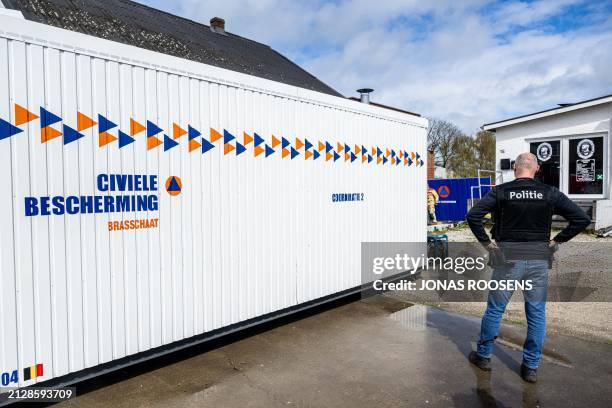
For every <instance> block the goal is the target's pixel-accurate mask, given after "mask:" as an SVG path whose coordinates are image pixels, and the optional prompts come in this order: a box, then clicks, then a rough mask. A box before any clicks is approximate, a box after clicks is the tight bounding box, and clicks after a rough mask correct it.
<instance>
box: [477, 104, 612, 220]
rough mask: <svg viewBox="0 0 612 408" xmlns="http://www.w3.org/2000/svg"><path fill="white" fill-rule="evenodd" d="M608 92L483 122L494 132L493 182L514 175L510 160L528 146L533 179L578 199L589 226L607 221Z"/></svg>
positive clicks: (611, 115)
mask: <svg viewBox="0 0 612 408" xmlns="http://www.w3.org/2000/svg"><path fill="white" fill-rule="evenodd" d="M611 126H612V95H608V96H604V97H601V98H597V99H591V100H588V101H583V102H578V103H574V104H571V105H570V104H563V105H560V106H559V107H557V108H554V109H550V110H546V111H542V112H537V113H532V114H529V115H524V116H519V117H516V118H511V119H506V120H503V121H500V122H495V123H489V124H485V125H483V127H482V128H483V129H484V130H488V131H492V132H495V133H496V156H497V160H496V170H498V172H499V173H498V174H500V176H499V178H498V182H508V181H511V180H512V179H513V178H514V175H513V171H512V164H513V163H512V162H513V160H514V159H515V158H516V156H517V155H518V154H520V153H522V152H525V151H531V152H532V153H534V154H535V155H537V156H538V160H539V162H540V168H541V171H540V173H539V175H538V177H539V179H540V180H541V181H543V182H544V183H546V184H550V185H552V186H555V187H557V188H559V189H560V190H561V191H562V192H564V193H565V194H567V195H568V196H569V197H570V198H571V199H572V200H574V201H576V202H578V203H579V204H580V205H581V206H582V207H583V208H585V210H587V212H590V214H589V215H590V216H591V217H592V218H593V221H594V222H595V229H596V230H601V229H605V228H608V227H610V226H612V200H611V199H610V190H611V187H612V184H611V183H610V160H609V152H610V130H611Z"/></svg>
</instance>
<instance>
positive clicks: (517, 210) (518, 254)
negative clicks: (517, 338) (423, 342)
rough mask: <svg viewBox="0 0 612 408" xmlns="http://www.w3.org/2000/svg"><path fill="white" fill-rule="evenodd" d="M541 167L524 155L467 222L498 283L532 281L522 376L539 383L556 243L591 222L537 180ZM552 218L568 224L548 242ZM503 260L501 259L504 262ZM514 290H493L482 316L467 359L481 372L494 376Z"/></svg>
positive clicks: (526, 294) (527, 299) (527, 294)
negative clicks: (496, 345) (497, 344)
mask: <svg viewBox="0 0 612 408" xmlns="http://www.w3.org/2000/svg"><path fill="white" fill-rule="evenodd" d="M538 170H539V166H538V162H537V159H536V157H535V156H534V155H533V154H531V153H522V154H520V155H519V156H518V157H517V158H516V162H515V165H514V175H515V177H516V178H515V180H514V181H511V182H509V183H504V184H501V185H499V186H497V187H495V188H493V189H491V191H490V192H489V193H488V194H487V195H486V196H485V197H484V198H483V199H482V200H480V201H479V202H478V203H476V205H475V206H474V207H473V208H472V209H471V210H470V212H469V213H468V215H467V221H468V224H469V226H470V229H471V230H472V233H473V234H474V235H475V236H476V238H477V239H478V241H479V242H480V243H481V244H482V245H483V246H485V247H486V248H487V249H488V250H489V251H490V258H491V259H493V258H496V259H498V264H497V265H493V275H492V277H491V279H494V280H518V281H531V284H532V288H531V290H524V298H525V315H526V318H527V338H526V339H525V343H524V345H523V363H522V364H521V377H522V378H523V380H525V381H527V382H536V381H537V368H538V365H539V363H540V357H541V355H542V346H543V344H544V338H545V336H546V290H547V285H548V269H549V260H550V257H551V254H552V252H554V250H556V248H557V247H558V243H561V242H566V241H569V240H570V239H572V238H573V237H574V236H576V235H577V234H578V233H580V232H581V231H583V230H584V229H585V228H586V227H587V226H588V225H589V224H590V223H591V220H590V219H589V217H588V216H587V215H586V214H585V213H584V211H582V210H581V209H580V208H579V207H578V206H577V205H576V204H575V203H574V202H573V201H571V200H570V199H569V198H567V196H566V195H565V194H563V193H561V192H560V191H559V190H558V189H556V188H554V187H551V186H548V185H546V184H543V183H540V182H538V181H536V180H534V176H535V174H536V173H537V172H538ZM488 213H492V214H493V219H494V222H495V224H494V226H493V229H492V236H493V239H494V240H495V242H493V241H491V240H490V239H489V236H488V235H487V233H486V231H485V229H484V227H483V218H484V217H485V215H486V214H488ZM553 214H559V215H561V216H563V217H564V218H565V219H566V220H567V221H568V222H569V224H568V225H567V226H566V227H565V229H563V230H562V231H561V232H559V233H558V234H557V235H556V236H555V237H554V238H553V239H552V240H551V239H550V227H551V223H552V216H553ZM500 258H501V260H500ZM511 296H512V291H509V290H503V291H502V290H491V291H489V296H488V299H487V310H486V312H485V314H484V316H483V317H482V323H481V327H480V339H479V340H478V347H477V350H476V351H472V352H471V353H470V356H469V360H470V362H471V363H473V364H474V365H476V366H477V367H478V368H480V369H482V370H485V371H490V370H491V366H490V362H491V354H492V352H493V342H494V340H495V339H496V338H497V335H498V334H499V327H500V324H501V320H502V315H503V314H504V311H505V310H506V305H507V304H508V301H509V299H510V297H511Z"/></svg>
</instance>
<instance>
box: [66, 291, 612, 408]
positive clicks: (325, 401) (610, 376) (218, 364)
mask: <svg viewBox="0 0 612 408" xmlns="http://www.w3.org/2000/svg"><path fill="white" fill-rule="evenodd" d="M478 327H479V322H478V320H477V319H474V318H470V317H464V316H460V315H454V314H449V313H447V312H444V311H441V310H438V309H432V308H429V307H424V306H419V305H414V306H411V305H410V304H409V303H405V302H401V301H398V300H396V299H392V298H388V297H384V296H376V297H374V298H370V299H366V300H361V301H356V302H353V303H350V304H346V305H343V306H341V307H338V308H335V309H332V310H327V311H325V312H322V313H320V314H317V315H313V316H310V317H307V318H305V319H302V320H299V321H295V322H291V323H289V324H286V325H283V326H279V327H276V328H274V329H272V330H269V331H266V332H263V333H259V334H257V335H254V336H251V337H248V338H244V339H241V340H239V341H236V342H234V343H232V344H228V345H226V346H223V347H220V348H217V349H214V350H211V351H208V352H206V353H203V354H199V355H195V356H191V357H190V358H187V359H185V360H182V361H178V362H174V363H172V364H169V365H166V366H162V367H154V368H151V371H147V372H144V373H142V374H140V375H136V376H133V377H131V378H128V379H125V380H123V381H121V382H117V383H115V384H112V385H108V386H105V387H102V388H98V389H96V390H94V391H91V392H89V393H87V394H84V395H81V396H80V397H78V398H76V399H74V400H72V401H70V402H66V403H64V404H61V405H59V406H62V407H69V406H79V407H81V406H82V407H108V406H113V407H145V406H146V407H215V408H217V407H281V406H282V407H288V406H289V407H448V406H456V407H477V406H485V407H520V406H525V407H536V406H541V407H586V406H588V407H599V406H601V407H604V406H606V407H609V406H610V404H611V403H610V401H612V345H610V344H601V343H590V342H586V341H583V340H579V339H575V338H571V337H562V336H557V337H552V338H549V339H548V342H547V349H546V353H547V354H548V356H547V357H546V359H545V360H544V361H543V363H542V365H541V367H540V370H539V378H540V381H539V382H538V384H535V385H533V384H527V383H524V382H523V381H522V380H521V378H520V377H519V375H518V374H517V370H518V369H519V366H520V362H521V353H520V351H519V350H518V348H517V347H515V346H513V342H520V341H521V340H522V338H523V333H522V332H521V331H522V330H524V329H521V328H515V327H513V326H506V327H505V328H504V331H503V333H502V337H503V339H502V343H503V344H499V343H498V345H497V346H496V350H495V354H494V357H493V360H492V366H493V371H492V373H484V372H482V371H480V370H478V369H477V368H474V367H473V366H471V365H470V364H469V363H467V361H466V356H467V354H468V353H469V351H470V350H471V349H472V348H473V347H474V342H475V340H476V336H477V333H478Z"/></svg>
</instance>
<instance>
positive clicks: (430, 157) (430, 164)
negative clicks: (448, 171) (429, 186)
mask: <svg viewBox="0 0 612 408" xmlns="http://www.w3.org/2000/svg"><path fill="white" fill-rule="evenodd" d="M434 161H435V159H434V153H433V152H432V151H428V152H427V180H431V179H433V178H434V177H435V174H436V164H435V163H434Z"/></svg>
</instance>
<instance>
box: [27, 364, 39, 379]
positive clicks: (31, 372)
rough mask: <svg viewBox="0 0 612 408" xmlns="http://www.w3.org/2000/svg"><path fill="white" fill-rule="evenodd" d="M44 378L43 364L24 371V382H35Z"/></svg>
mask: <svg viewBox="0 0 612 408" xmlns="http://www.w3.org/2000/svg"><path fill="white" fill-rule="evenodd" d="M42 376H43V365H42V364H36V365H33V366H31V367H26V368H24V369H23V380H24V381H29V380H33V379H35V378H36V377H42Z"/></svg>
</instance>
